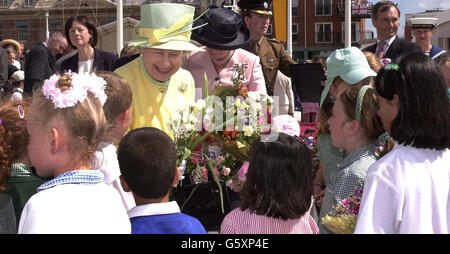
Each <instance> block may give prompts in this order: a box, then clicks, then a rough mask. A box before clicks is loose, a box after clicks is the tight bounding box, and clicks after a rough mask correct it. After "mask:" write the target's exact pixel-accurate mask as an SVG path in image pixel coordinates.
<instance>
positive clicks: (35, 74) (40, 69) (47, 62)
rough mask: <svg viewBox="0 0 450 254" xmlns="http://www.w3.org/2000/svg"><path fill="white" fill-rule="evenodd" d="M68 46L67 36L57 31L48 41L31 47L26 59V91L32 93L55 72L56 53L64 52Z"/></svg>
mask: <svg viewBox="0 0 450 254" xmlns="http://www.w3.org/2000/svg"><path fill="white" fill-rule="evenodd" d="M67 46H68V44H67V40H66V37H64V35H63V34H62V33H60V32H55V33H54V34H52V36H51V37H50V38H49V39H48V40H47V41H46V42H39V43H38V44H37V45H36V46H34V47H33V48H31V50H30V51H29V53H28V55H27V57H26V59H25V85H24V88H25V89H24V92H25V93H28V94H30V95H31V94H32V93H33V90H34V89H36V88H38V87H41V86H42V84H43V83H44V80H46V79H48V78H49V77H50V76H51V75H52V74H53V65H54V64H55V55H56V54H60V53H62V52H63V51H64V50H65V49H66V48H67Z"/></svg>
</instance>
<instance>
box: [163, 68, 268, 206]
mask: <svg viewBox="0 0 450 254" xmlns="http://www.w3.org/2000/svg"><path fill="white" fill-rule="evenodd" d="M242 79H243V76H242V75H237V76H236V77H235V79H234V82H233V83H234V86H218V87H215V89H214V90H213V93H212V96H209V95H208V93H207V94H206V98H205V99H204V100H198V101H197V102H195V103H192V104H188V105H185V106H184V107H183V108H180V109H178V110H177V111H176V112H173V113H172V121H171V124H170V129H171V130H172V132H173V133H174V141H175V144H176V149H177V163H178V164H177V165H179V166H180V175H182V177H181V180H183V179H186V180H187V181H186V180H184V181H185V182H187V183H189V184H194V185H195V184H201V183H207V182H210V181H213V182H215V183H216V184H217V186H218V189H219V195H220V200H221V207H222V213H223V212H224V209H223V208H224V204H223V189H222V187H221V186H222V183H227V185H228V186H231V188H233V187H234V186H236V188H233V189H234V190H239V187H240V186H242V177H237V176H236V175H237V173H238V172H239V170H240V169H241V167H242V166H243V164H244V161H248V152H249V149H250V146H251V143H252V141H253V140H254V139H255V138H258V137H259V136H260V134H261V133H262V131H263V129H264V126H268V124H267V125H264V124H263V121H264V120H265V119H267V118H265V115H264V114H261V112H262V110H264V109H267V110H268V108H269V106H270V104H271V103H272V100H271V98H270V97H268V96H267V95H261V94H259V93H258V92H253V91H249V90H248V88H247V87H246V86H245V85H243V82H242ZM207 84H208V81H207V78H206V75H205V91H209V90H208V85H207ZM224 105H225V106H226V107H224ZM267 105H269V106H267ZM267 112H268V111H267ZM258 113H260V115H262V116H261V117H260V118H258ZM223 119H226V120H225V121H224V120H223ZM257 119H259V120H257ZM266 128H267V127H266ZM268 128H270V127H268ZM181 184H183V183H182V182H181V183H180V185H181ZM194 191H195V188H194V189H193V190H192V193H191V195H190V196H189V198H188V199H186V200H185V201H184V204H186V203H187V202H188V201H189V199H190V198H191V197H192V195H193V194H194ZM184 204H183V205H182V209H183V206H184Z"/></svg>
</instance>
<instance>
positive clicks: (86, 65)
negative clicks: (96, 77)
mask: <svg viewBox="0 0 450 254" xmlns="http://www.w3.org/2000/svg"><path fill="white" fill-rule="evenodd" d="M93 65H94V59H89V60H87V61H78V73H84V72H92V66H93Z"/></svg>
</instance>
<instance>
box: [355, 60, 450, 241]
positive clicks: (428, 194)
mask: <svg viewBox="0 0 450 254" xmlns="http://www.w3.org/2000/svg"><path fill="white" fill-rule="evenodd" d="M375 89H376V93H377V99H378V101H379V105H380V109H379V110H378V114H379V115H380V118H381V121H382V122H383V127H384V129H385V130H386V131H387V132H388V133H389V135H390V136H391V137H392V138H393V139H394V142H395V146H394V148H393V150H392V151H390V152H389V153H388V154H386V155H385V156H384V157H382V158H381V159H380V160H378V161H377V162H376V163H374V164H373V165H372V166H371V167H370V168H369V171H368V172H367V178H366V183H365V186H364V190H363V196H362V200H361V207H360V211H359V215H358V220H357V223H356V229H355V233H386V234H393V233H398V234H408V233H412V234H424V233H426V234H448V233H450V224H449V221H450V209H449V207H450V200H449V193H450V182H449V175H450V163H449V162H450V150H449V149H448V148H449V147H450V119H449V112H450V103H449V100H448V98H447V91H446V86H445V81H444V78H443V76H442V74H441V73H440V72H439V70H438V68H436V65H435V64H434V63H433V62H432V60H430V57H429V56H426V55H424V54H423V53H413V54H409V55H406V56H404V57H403V58H401V59H399V61H398V62H397V64H389V65H387V66H385V67H384V68H383V69H381V70H380V72H379V73H378V75H377V78H376V79H375Z"/></svg>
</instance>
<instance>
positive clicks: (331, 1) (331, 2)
mask: <svg viewBox="0 0 450 254" xmlns="http://www.w3.org/2000/svg"><path fill="white" fill-rule="evenodd" d="M318 1H320V2H321V3H322V4H323V3H324V1H326V0H315V2H314V3H315V5H314V14H315V15H316V16H333V0H330V14H317V5H318V4H317V2H318ZM323 6H325V4H323ZM323 9H324V8H322V10H323Z"/></svg>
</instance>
